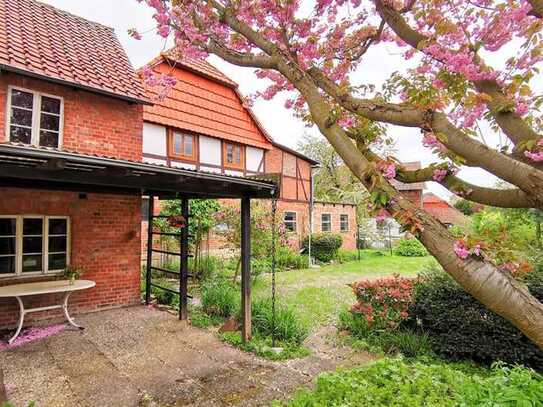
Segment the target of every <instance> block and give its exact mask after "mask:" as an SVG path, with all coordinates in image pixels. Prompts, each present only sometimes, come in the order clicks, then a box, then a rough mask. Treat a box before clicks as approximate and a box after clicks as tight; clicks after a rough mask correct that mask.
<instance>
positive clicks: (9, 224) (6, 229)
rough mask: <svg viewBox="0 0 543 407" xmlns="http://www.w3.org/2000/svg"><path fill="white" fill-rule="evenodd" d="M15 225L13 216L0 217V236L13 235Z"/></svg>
mask: <svg viewBox="0 0 543 407" xmlns="http://www.w3.org/2000/svg"><path fill="white" fill-rule="evenodd" d="M16 227H17V221H16V220H15V218H0V236H15V234H16V232H15V228H16Z"/></svg>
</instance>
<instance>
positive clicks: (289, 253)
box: [270, 246, 309, 270]
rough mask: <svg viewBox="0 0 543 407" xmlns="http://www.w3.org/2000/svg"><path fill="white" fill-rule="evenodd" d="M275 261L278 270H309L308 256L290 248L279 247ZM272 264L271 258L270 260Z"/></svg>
mask: <svg viewBox="0 0 543 407" xmlns="http://www.w3.org/2000/svg"><path fill="white" fill-rule="evenodd" d="M275 260H276V262H277V268H278V269H279V270H285V269H290V270H299V269H303V268H307V266H308V263H309V262H308V259H307V256H303V255H301V254H300V253H298V252H296V251H294V250H292V249H291V248H290V247H288V246H279V247H277V251H276V254H275ZM270 264H271V258H270Z"/></svg>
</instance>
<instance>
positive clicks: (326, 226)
mask: <svg viewBox="0 0 543 407" xmlns="http://www.w3.org/2000/svg"><path fill="white" fill-rule="evenodd" d="M321 231H323V232H331V231H332V215H330V214H329V213H323V214H322V215H321Z"/></svg>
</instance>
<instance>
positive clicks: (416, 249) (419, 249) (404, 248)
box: [394, 238, 428, 257]
mask: <svg viewBox="0 0 543 407" xmlns="http://www.w3.org/2000/svg"><path fill="white" fill-rule="evenodd" d="M394 254H396V255H397V256H404V257H424V256H427V255H428V252H427V251H426V248H425V247H424V246H423V245H422V243H421V242H419V241H418V240H417V239H415V238H412V239H400V241H399V242H398V245H397V246H396V248H395V249H394Z"/></svg>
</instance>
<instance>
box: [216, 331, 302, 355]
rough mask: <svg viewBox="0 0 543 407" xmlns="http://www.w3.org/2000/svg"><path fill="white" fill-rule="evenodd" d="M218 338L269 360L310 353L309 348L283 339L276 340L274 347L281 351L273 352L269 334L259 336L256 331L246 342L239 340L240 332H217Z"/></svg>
mask: <svg viewBox="0 0 543 407" xmlns="http://www.w3.org/2000/svg"><path fill="white" fill-rule="evenodd" d="M219 338H220V339H221V340H222V341H223V342H226V343H229V344H230V345H232V346H235V347H237V348H239V349H241V350H243V351H245V352H251V353H254V354H256V355H258V356H260V357H263V358H265V359H269V360H288V359H297V358H303V357H306V356H308V355H309V354H310V353H311V352H310V351H309V349H307V348H304V347H303V346H301V345H298V344H296V343H293V342H285V341H277V342H276V344H275V345H276V347H280V348H282V349H283V351H282V352H281V353H275V352H273V351H272V350H271V346H272V341H271V338H270V337H269V336H267V337H264V336H261V335H259V334H258V333H256V334H255V335H253V338H252V339H251V340H250V341H249V342H247V343H245V342H243V341H242V340H241V334H240V333H239V332H225V333H222V334H219Z"/></svg>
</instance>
